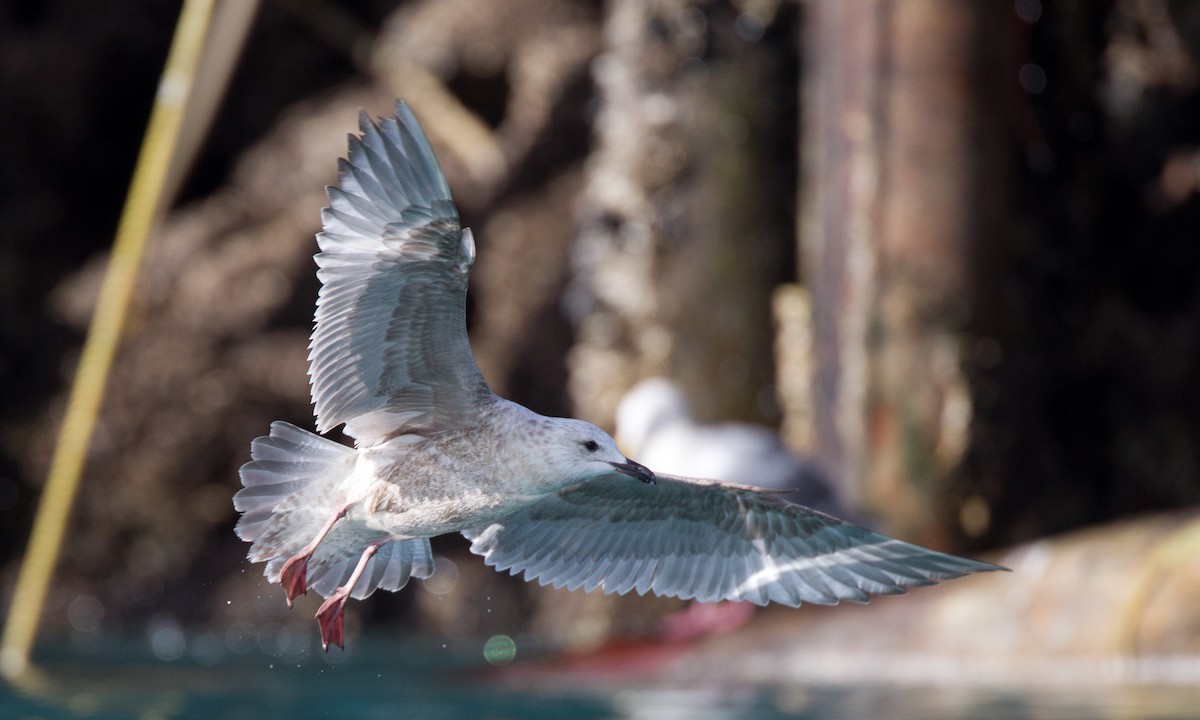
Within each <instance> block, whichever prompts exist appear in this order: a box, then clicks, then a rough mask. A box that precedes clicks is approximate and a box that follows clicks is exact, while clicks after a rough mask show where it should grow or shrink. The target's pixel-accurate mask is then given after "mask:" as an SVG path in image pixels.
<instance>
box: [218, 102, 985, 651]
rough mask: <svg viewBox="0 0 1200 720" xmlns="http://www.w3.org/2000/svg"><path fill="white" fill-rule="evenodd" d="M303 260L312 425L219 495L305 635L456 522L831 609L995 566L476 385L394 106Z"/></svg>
mask: <svg viewBox="0 0 1200 720" xmlns="http://www.w3.org/2000/svg"><path fill="white" fill-rule="evenodd" d="M360 128H361V133H362V134H361V135H360V136H358V137H354V136H351V137H350V141H349V142H350V152H349V160H341V161H339V163H338V168H339V173H338V186H337V187H330V188H329V189H328V193H329V207H328V208H326V209H325V210H324V211H323V212H322V216H321V217H322V221H323V225H324V228H323V231H322V232H321V233H320V234H319V235H318V236H317V244H318V246H319V247H320V253H319V254H318V255H317V256H316V262H317V267H318V270H317V277H318V278H319V279H320V281H321V290H320V293H319V294H318V296H317V311H316V326H315V329H314V331H313V334H312V339H311V343H310V345H309V363H310V364H309V375H310V379H311V382H312V400H313V403H314V405H315V414H316V429H317V431H318V432H320V433H325V432H328V431H330V430H332V429H334V428H336V427H337V426H338V425H344V428H343V430H344V432H345V433H346V434H347V435H349V436H350V437H352V438H353V439H354V443H355V446H354V447H353V448H350V447H347V446H345V445H342V444H341V443H338V442H334V441H332V440H329V439H326V438H324V437H321V436H320V435H317V434H313V433H310V432H308V431H306V430H302V429H300V428H298V427H296V426H294V425H291V424H288V423H286V422H282V421H277V422H274V423H272V424H271V429H270V433H269V434H268V435H265V436H262V437H259V438H256V439H255V440H254V441H253V442H252V443H251V445H250V456H251V461H250V462H248V463H246V464H245V465H243V466H242V468H241V471H240V475H241V481H242V485H243V486H244V487H243V488H242V489H241V490H240V491H238V493H237V494H236V495H235V496H234V498H233V503H234V507H235V508H236V509H237V510H238V511H239V512H240V513H241V514H242V516H241V519H240V520H239V521H238V524H237V534H238V536H239V537H240V538H241V539H243V540H246V541H248V542H250V543H251V546H250V551H249V559H250V560H251V561H252V562H265V563H266V569H265V575H266V577H267V579H268V580H269V581H271V582H273V583H274V582H278V583H280V585H282V587H283V589H284V592H285V593H286V596H287V601H288V604H289V605H290V604H291V602H292V600H293V599H294V598H295V597H296V596H297V595H300V594H303V593H305V592H306V591H307V590H308V589H309V588H312V589H314V590H316V591H317V592H318V593H320V594H321V595H322V596H324V597H325V598H326V600H325V602H324V603H323V604H322V605H321V607H320V609H319V610H318V611H317V615H316V619H317V621H318V623H319V624H320V629H321V643H322V645H323V646H324V647H325V649H326V650H328V648H329V645H330V644H336V645H338V646H339V647H342V646H344V645H343V643H344V639H343V630H342V617H343V613H344V610H345V606H346V602H347V600H348V599H349V598H356V599H362V598H365V597H367V596H368V595H370V594H371V593H373V592H374V591H375V590H376V589H383V590H392V591H394V590H399V589H400V588H401V587H403V586H404V585H405V583H407V582H408V580H409V578H412V577H416V578H426V577H429V575H430V574H431V573H432V572H433V557H432V554H431V551H430V546H429V538H431V537H434V536H436V535H442V534H444V533H453V532H460V533H462V534H463V535H465V536H466V537H467V538H468V539H469V540H471V541H472V544H471V551H472V552H474V553H476V554H478V555H481V556H482V557H483V560H484V562H485V563H487V564H488V565H491V566H493V567H495V568H496V569H497V570H507V571H508V572H509V573H511V574H517V573H519V572H520V573H524V576H525V579H526V580H537V581H538V582H539V583H541V584H550V585H553V586H555V587H567V588H570V589H576V588H581V587H582V588H584V589H585V590H594V589H596V588H599V589H601V590H603V591H604V592H606V593H620V594H624V593H627V592H629V591H630V590H636V591H637V592H638V593H639V594H644V593H646V592H652V593H655V594H657V595H666V596H672V597H679V598H685V599H686V598H695V599H697V600H701V601H717V600H748V601H750V602H753V603H757V604H759V605H765V604H767V603H768V602H777V603H782V604H785V605H790V606H799V605H800V604H801V603H804V602H809V603H818V604H823V605H832V604H836V603H837V602H838V601H840V600H854V601H857V602H866V601H867V599H868V596H870V595H891V594H898V593H903V592H905V589H906V588H908V587H910V586H915V585H929V584H932V583H934V582H936V581H938V580H944V579H947V578H954V577H959V576H961V575H965V574H967V573H972V572H978V571H984V570H997V569H1000V568H999V566H996V565H991V564H988V563H983V562H978V561H975V560H968V559H965V558H960V557H955V556H953V555H947V554H944V553H940V552H935V551H933V550H928V549H926V548H922V547H918V546H916V545H910V544H908V543H904V542H901V541H899V540H894V539H891V538H888V537H884V536H883V535H879V534H877V533H874V532H871V531H869V530H866V529H864V528H860V527H857V526H855V525H851V524H848V523H844V522H842V521H840V520H838V519H836V518H834V517H831V516H829V515H825V514H822V513H820V512H817V511H815V510H810V509H808V508H805V507H802V506H800V505H795V504H790V503H786V502H783V501H781V500H779V499H778V498H777V497H776V496H775V495H774V494H772V493H771V492H768V491H763V490H761V489H755V488H751V487H745V486H740V485H732V484H726V483H720V482H715V481H710V480H697V479H692V478H687V477H676V476H671V475H666V474H658V475H655V473H653V472H651V471H650V470H649V469H647V468H646V467H644V466H643V465H640V464H638V463H637V462H634V461H633V460H630V459H628V458H626V457H625V456H624V455H623V454H622V453H621V452H620V450H618V449H617V445H616V443H615V442H613V440H612V438H611V437H609V436H608V434H607V433H605V432H604V431H603V430H601V429H600V428H598V427H595V426H594V425H591V424H588V423H586V422H582V421H580V420H572V419H566V418H550V417H544V416H542V415H539V414H537V413H535V412H533V411H531V410H528V409H526V408H524V407H522V406H521V405H518V404H516V403H513V402H510V401H508V400H505V399H503V398H500V397H497V396H496V395H494V394H493V393H492V391H491V390H490V389H489V388H488V385H487V383H486V382H485V381H484V379H483V376H482V375H481V374H480V372H479V369H478V367H476V364H475V360H474V358H473V356H472V355H471V348H470V345H469V343H468V341H467V332H466V296H467V274H468V273H469V272H470V269H471V264H472V262H473V261H474V259H475V243H474V241H473V240H472V237H471V231H470V230H469V229H467V228H463V227H462V226H461V225H460V223H459V218H458V211H457V210H456V209H455V207H454V203H453V202H452V201H451V199H450V189H449V187H448V186H447V184H446V178H445V176H444V175H443V173H442V169H441V166H440V165H439V164H438V161H437V159H436V158H435V157H434V155H433V151H432V149H431V148H430V146H429V142H428V140H427V139H426V137H425V134H424V133H423V132H422V130H421V128H420V126H419V125H418V124H417V120H416V118H415V117H413V114H412V112H411V111H410V110H409V109H408V107H407V105H405V104H404V103H403V102H401V103H398V104H397V106H396V115H395V117H394V118H387V119H384V120H382V121H381V122H379V123H378V124H376V123H374V122H372V121H371V120H370V119H369V118H368V117H367V116H366V114H365V113H360Z"/></svg>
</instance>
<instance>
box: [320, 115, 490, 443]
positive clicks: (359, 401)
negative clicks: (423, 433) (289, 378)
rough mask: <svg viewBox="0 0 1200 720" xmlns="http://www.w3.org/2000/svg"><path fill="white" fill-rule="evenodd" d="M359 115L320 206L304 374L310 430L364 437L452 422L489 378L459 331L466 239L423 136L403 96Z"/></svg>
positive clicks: (464, 414) (470, 254)
mask: <svg viewBox="0 0 1200 720" xmlns="http://www.w3.org/2000/svg"><path fill="white" fill-rule="evenodd" d="M359 126H360V128H361V131H362V135H361V136H359V137H355V136H353V135H352V136H350V156H349V160H341V161H339V163H338V168H339V172H338V185H337V187H330V188H328V193H329V207H328V208H326V209H325V210H324V211H323V212H322V214H321V219H322V221H323V224H324V230H323V232H321V233H320V234H319V235H318V236H317V243H318V245H319V246H320V249H321V252H320V253H319V254H318V255H317V256H316V261H317V266H318V268H319V269H318V271H317V277H318V278H320V280H321V292H320V295H319V296H318V297H317V315H316V328H315V329H314V331H313V334H312V341H311V343H310V344H309V362H310V365H309V375H310V376H311V380H312V399H313V404H314V405H315V406H316V416H317V430H318V431H320V432H326V431H328V430H331V429H333V428H334V427H337V426H338V425H339V424H342V423H345V424H346V428H345V431H346V433H347V434H348V435H351V436H353V437H354V438H356V439H357V440H358V443H359V445H371V444H374V443H376V442H379V441H381V440H383V439H384V438H385V437H387V436H388V435H390V434H392V433H394V432H396V431H397V430H400V429H420V428H424V427H430V426H439V425H447V424H448V425H456V424H460V423H462V422H464V421H466V420H468V419H470V418H471V416H472V415H473V413H474V410H475V409H476V407H477V406H478V404H479V403H481V402H483V401H484V399H486V398H487V397H489V396H490V390H488V388H487V384H486V383H485V382H484V380H483V377H482V376H481V375H480V373H479V369H478V367H477V366H476V365H475V359H474V357H473V356H472V355H471V347H470V344H469V343H468V341H467V331H466V295H467V274H468V273H469V272H470V269H471V264H472V262H473V260H474V258H475V246H474V242H473V241H472V238H471V233H470V230H464V229H462V228H461V227H460V225H459V220H458V211H457V209H455V207H454V203H453V202H452V201H451V199H450V189H449V187H448V186H447V184H446V178H445V176H444V175H443V173H442V168H441V166H440V165H439V164H438V161H437V158H435V157H434V155H433V150H432V149H431V148H430V146H429V141H428V140H427V139H426V137H425V134H424V132H422V131H421V127H420V125H418V124H417V120H416V118H415V117H413V114H412V112H411V111H410V110H409V109H408V106H407V105H405V104H404V103H403V102H401V103H397V105H396V117H395V118H387V119H385V120H383V121H381V122H380V123H379V124H378V125H376V124H375V123H373V122H371V120H370V118H368V117H367V115H366V113H360V118H359Z"/></svg>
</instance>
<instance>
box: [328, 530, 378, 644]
mask: <svg viewBox="0 0 1200 720" xmlns="http://www.w3.org/2000/svg"><path fill="white" fill-rule="evenodd" d="M391 541H392V539H391V538H390V537H387V538H381V539H379V540H373V541H371V543H370V544H368V545H367V547H366V548H365V549H364V550H363V554H362V557H360V558H359V559H358V565H356V566H355V567H354V572H352V573H350V578H349V579H348V580H346V584H345V585H342V586H341V587H339V588H338V589H337V590H334V591H333V594H332V595H330V596H329V597H328V598H326V600H325V602H324V603H322V604H321V607H320V609H318V610H317V622H318V623H319V624H320V625H321V647H322V648H324V649H325V652H329V646H330V644H333V645H337V646H338V647H340V648H342V649H345V647H346V646H345V644H344V643H343V638H342V617H343V615H344V613H345V611H346V599H347V598H349V597H350V593H351V592H353V591H354V585H355V584H356V583H358V578H359V577H361V576H362V574H363V570H365V569H366V567H367V563H368V562H369V561H370V560H371V558H372V557H374V556H375V553H376V552H377V551H378V550H379V548H381V547H383V546H384V545H387V544H388V543H390V542H391Z"/></svg>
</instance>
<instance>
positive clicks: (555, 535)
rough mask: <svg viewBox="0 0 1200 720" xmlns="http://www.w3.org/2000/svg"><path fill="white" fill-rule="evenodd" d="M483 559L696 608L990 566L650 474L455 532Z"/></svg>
mask: <svg viewBox="0 0 1200 720" xmlns="http://www.w3.org/2000/svg"><path fill="white" fill-rule="evenodd" d="M463 534H464V535H466V536H467V538H468V539H470V540H472V541H473V542H472V544H471V551H472V552H474V553H476V554H478V555H482V556H483V558H484V562H486V563H487V564H488V565H492V566H494V567H495V568H496V569H497V570H508V571H509V572H510V573H512V574H516V573H518V572H524V574H525V579H527V580H537V581H538V582H539V583H541V584H543V585H545V584H550V585H553V586H555V587H564V586H565V587H567V588H568V589H571V590H574V589H576V588H580V587H582V588H584V589H585V590H594V589H596V588H601V589H602V590H603V591H604V592H606V593H626V592H628V591H630V590H636V591H637V592H638V593H639V594H645V593H646V592H653V593H655V594H656V595H665V596H670V597H679V598H685V599H686V598H695V599H696V600H701V601H705V602H713V601H717V600H748V601H750V602H753V603H757V604H759V605H765V604H767V603H768V602H777V603H782V604H784V605H791V606H793V607H795V606H799V605H800V604H801V603H805V602H808V603H817V604H821V605H832V604H836V603H837V602H838V601H840V600H854V601H857V602H865V601H866V600H867V599H868V597H869V596H871V595H894V594H900V593H903V592H905V589H906V588H908V587H911V586H914V585H931V584H933V583H935V582H937V581H938V580H946V579H949V578H954V577H959V576H960V575H966V574H968V573H972V572H980V571H985V570H1001V569H1003V568H1001V567H1000V566H998V565H991V564H989V563H984V562H978V561H975V560H968V559H966V558H960V557H956V556H954V555H947V554H945V553H940V552H936V551H934V550H929V549H927V548H923V547H919V546H917V545H911V544H909V543H905V542H901V541H899V540H895V539H892V538H888V537H885V536H883V535H880V534H878V533H875V532H872V531H870V530H867V529H865V528H861V527H858V526H855V525H850V524H848V523H844V522H842V521H840V520H838V519H836V518H833V517H830V516H828V515H823V514H821V513H819V512H816V511H814V510H810V509H808V508H805V507H803V506H800V505H794V504H790V503H785V502H783V501H781V500H779V499H777V498H775V497H774V496H773V495H772V494H771V493H769V492H764V491H760V490H756V489H753V488H747V487H740V486H731V485H725V484H720V483H715V482H711V481H703V480H692V479H690V478H682V477H672V476H669V475H659V476H658V483H657V484H655V485H650V484H647V483H642V482H636V481H631V480H630V479H629V478H628V477H626V476H624V475H609V476H603V477H601V478H598V479H596V480H591V481H588V482H585V483H581V484H579V485H575V486H573V487H569V488H566V489H565V490H562V491H559V492H558V493H555V494H554V495H551V496H548V497H546V498H544V499H542V500H539V501H538V502H536V503H534V504H532V505H530V506H529V507H527V508H525V509H523V510H520V511H518V512H517V513H515V514H514V515H512V516H509V517H508V518H505V519H504V520H503V521H500V522H497V523H493V524H492V525H488V526H485V527H481V528H477V529H474V530H471V531H468V532H465V533H463Z"/></svg>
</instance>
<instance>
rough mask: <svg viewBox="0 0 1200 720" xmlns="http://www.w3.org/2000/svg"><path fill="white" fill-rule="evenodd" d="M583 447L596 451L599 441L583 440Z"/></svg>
mask: <svg viewBox="0 0 1200 720" xmlns="http://www.w3.org/2000/svg"><path fill="white" fill-rule="evenodd" d="M583 449H584V450H587V451H588V452H596V451H597V450H599V449H600V443H598V442H596V441H595V440H584V441H583Z"/></svg>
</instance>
